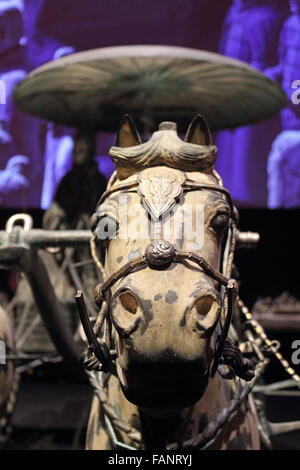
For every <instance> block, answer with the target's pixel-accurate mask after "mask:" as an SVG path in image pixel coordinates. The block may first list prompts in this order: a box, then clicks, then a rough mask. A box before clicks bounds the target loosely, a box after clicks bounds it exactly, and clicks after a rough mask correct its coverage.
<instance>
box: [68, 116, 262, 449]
mask: <svg viewBox="0 0 300 470" xmlns="http://www.w3.org/2000/svg"><path fill="white" fill-rule="evenodd" d="M110 156H111V158H112V160H113V162H114V164H115V168H116V171H115V173H114V174H113V176H112V178H111V180H110V182H109V184H108V188H107V190H106V192H105V193H104V194H103V195H102V197H101V199H100V201H99V204H98V207H97V210H96V212H95V214H93V216H92V218H91V230H92V232H93V236H92V239H91V251H92V255H93V257H94V260H95V262H96V264H97V266H98V268H99V270H100V274H101V277H102V280H101V283H100V284H99V286H97V288H96V291H95V300H96V304H97V305H98V306H99V309H100V313H99V317H98V319H97V321H96V322H95V323H94V324H93V325H92V323H90V324H88V321H87V319H86V316H84V313H81V317H82V319H83V323H85V325H86V328H85V331H86V332H87V333H88V334H87V336H88V339H89V342H90V347H89V349H88V352H87V355H86V356H85V357H84V364H85V366H86V368H87V369H88V370H89V372H88V373H89V375H90V377H91V381H92V383H93V385H94V387H95V392H96V393H95V397H94V400H93V404H92V409H91V414H90V419H89V425H88V431H87V443H86V446H87V449H113V448H124V447H125V448H129V449H130V448H135V449H206V448H207V449H259V448H260V439H259V431H258V419H257V413H256V408H255V404H254V400H253V396H252V395H251V393H249V392H250V388H249V386H248V388H247V383H248V382H246V381H250V383H251V380H253V377H254V376H255V374H254V370H253V368H252V364H251V362H250V361H249V360H248V359H245V358H244V357H243V356H242V354H241V351H240V349H239V348H238V339H239V336H238V335H239V332H238V331H237V330H235V329H234V327H233V324H232V319H233V317H234V316H235V315H236V313H235V310H236V299H237V296H238V293H237V283H236V281H235V280H234V279H232V278H231V270H232V262H233V255H234V249H235V242H236V239H237V233H238V232H237V229H236V224H237V217H238V214H237V210H236V209H235V208H234V207H233V205H232V201H231V198H230V194H229V193H228V192H227V191H226V189H225V188H224V187H223V184H222V180H221V178H220V176H219V175H218V174H217V173H216V172H215V170H214V163H215V160H216V158H217V149H216V147H215V146H214V145H212V141H211V135H210V131H209V129H208V127H207V125H206V123H205V121H204V119H203V118H202V117H201V116H197V117H196V118H195V119H194V120H193V121H192V123H191V125H190V127H189V129H188V131H187V134H186V136H185V140H184V141H183V140H182V139H180V138H179V136H178V134H177V130H176V124H174V123H170V122H164V123H162V124H161V125H160V126H159V129H158V131H157V132H154V133H153V135H152V137H151V139H150V140H149V141H147V142H145V143H142V142H141V140H140V137H139V135H138V132H137V130H136V128H135V125H134V123H133V121H132V119H131V118H130V117H129V116H125V118H124V119H123V121H122V123H121V126H120V129H119V132H118V135H117V139H116V145H115V146H114V147H112V148H111V150H110ZM77 302H78V306H79V310H80V309H81V312H83V311H84V304H83V305H82V302H83V300H82V297H81V296H80V293H78V294H77ZM226 357H227V361H226ZM230 358H231V359H230Z"/></svg>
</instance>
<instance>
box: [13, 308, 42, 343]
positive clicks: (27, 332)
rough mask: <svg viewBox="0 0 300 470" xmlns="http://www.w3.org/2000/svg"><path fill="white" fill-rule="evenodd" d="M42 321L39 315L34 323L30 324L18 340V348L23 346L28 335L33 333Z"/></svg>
mask: <svg viewBox="0 0 300 470" xmlns="http://www.w3.org/2000/svg"><path fill="white" fill-rule="evenodd" d="M40 323H41V317H40V316H38V315H37V316H36V317H35V318H34V320H33V321H32V323H31V324H30V326H29V327H28V328H27V330H26V331H25V332H24V333H23V335H22V337H21V338H20V339H19V340H17V344H16V348H17V350H19V349H21V348H22V346H23V344H24V343H25V342H26V340H27V338H28V336H29V335H31V333H32V332H33V331H34V329H35V328H36V327H37V326H38V325H39V324H40Z"/></svg>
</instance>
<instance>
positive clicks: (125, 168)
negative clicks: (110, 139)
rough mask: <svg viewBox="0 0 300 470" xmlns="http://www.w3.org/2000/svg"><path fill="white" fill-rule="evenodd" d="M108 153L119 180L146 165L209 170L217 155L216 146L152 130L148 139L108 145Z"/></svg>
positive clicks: (173, 131)
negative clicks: (187, 140) (121, 144)
mask: <svg viewBox="0 0 300 470" xmlns="http://www.w3.org/2000/svg"><path fill="white" fill-rule="evenodd" d="M109 155H110V157H111V159H112V161H113V162H114V164H115V167H116V171H117V175H118V177H119V179H125V178H128V177H129V176H131V175H133V174H135V173H137V172H138V171H141V170H143V169H145V168H149V167H153V166H168V167H171V168H175V169H178V170H182V171H209V170H212V169H213V165H214V163H215V161H216V158H217V147H216V146H215V145H196V144H192V143H189V142H185V141H183V140H182V139H180V137H179V136H178V134H177V132H176V130H174V129H166V130H158V131H157V132H154V133H153V135H152V137H151V139H150V140H148V142H145V143H143V144H139V145H135V146H131V147H117V146H114V147H111V149H110V151H109Z"/></svg>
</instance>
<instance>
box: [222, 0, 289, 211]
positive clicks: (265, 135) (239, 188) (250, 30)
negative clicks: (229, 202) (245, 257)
mask: <svg viewBox="0 0 300 470" xmlns="http://www.w3.org/2000/svg"><path fill="white" fill-rule="evenodd" d="M283 21H284V15H283V13H282V11H281V10H280V9H279V8H277V6H276V2H274V1H273V0H234V1H233V4H232V7H231V8H230V10H229V12H228V15H227V17H226V19H225V21H224V26H223V34H222V38H221V43H220V52H221V54H224V55H226V56H229V57H232V58H235V59H239V60H242V61H244V62H247V63H248V64H250V65H252V67H255V68H256V69H258V70H260V71H264V70H265V69H266V68H267V67H270V66H273V65H275V64H276V61H277V55H276V49H277V44H278V40H279V34H280V29H281V26H282V23H283ZM279 131H280V120H279V119H278V118H276V117H275V118H272V119H268V120H267V121H264V122H262V123H261V124H257V125H252V126H242V127H239V128H238V129H235V130H232V131H223V132H220V133H219V135H218V141H217V146H218V148H219V149H220V150H219V155H220V158H219V159H218V162H217V165H216V169H217V171H218V172H219V173H220V174H221V176H222V178H223V181H224V185H225V187H226V188H227V189H228V190H229V191H230V192H231V195H232V197H233V199H234V200H235V201H236V203H237V204H239V205H255V206H265V205H266V203H267V171H266V166H267V156H268V153H269V151H270V148H271V145H272V141H273V140H274V138H275V136H276V135H277V134H278V132H279Z"/></svg>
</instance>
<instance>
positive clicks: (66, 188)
mask: <svg viewBox="0 0 300 470" xmlns="http://www.w3.org/2000/svg"><path fill="white" fill-rule="evenodd" d="M94 155H95V135H94V134H91V133H88V132H83V131H79V132H78V133H77V135H76V136H75V138H74V148H73V166H72V169H71V170H70V171H69V172H68V173H67V174H66V175H65V176H64V177H63V178H62V180H61V182H60V183H59V185H58V188H57V191H56V194H55V197H54V200H53V203H52V204H51V206H50V207H49V209H48V210H47V211H46V212H45V215H44V220H43V226H44V228H47V229H58V228H61V229H73V228H79V227H78V224H79V223H80V228H82V229H83V228H87V227H88V220H89V216H90V215H91V213H92V212H93V210H94V209H95V207H96V204H97V201H98V199H99V197H100V196H101V194H102V193H103V192H104V190H105V187H106V179H105V177H104V176H103V175H102V174H101V173H100V172H99V170H98V166H97V163H96V162H95V160H94Z"/></svg>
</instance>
